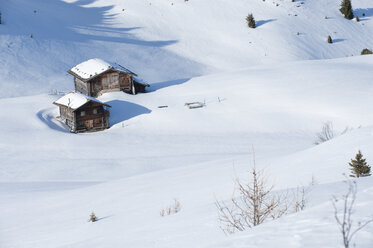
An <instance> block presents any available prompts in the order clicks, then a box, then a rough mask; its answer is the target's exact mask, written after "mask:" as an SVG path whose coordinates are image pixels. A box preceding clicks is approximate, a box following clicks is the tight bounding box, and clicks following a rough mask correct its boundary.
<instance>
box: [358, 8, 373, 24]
mask: <svg viewBox="0 0 373 248" xmlns="http://www.w3.org/2000/svg"><path fill="white" fill-rule="evenodd" d="M363 14H365V16H363ZM354 15H355V16H359V19H360V21H364V20H365V19H364V17H371V16H373V8H367V9H354Z"/></svg>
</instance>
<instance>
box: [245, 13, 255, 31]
mask: <svg viewBox="0 0 373 248" xmlns="http://www.w3.org/2000/svg"><path fill="white" fill-rule="evenodd" d="M246 21H247V25H248V26H249V28H256V23H255V19H254V16H253V14H249V15H248V16H247V17H246Z"/></svg>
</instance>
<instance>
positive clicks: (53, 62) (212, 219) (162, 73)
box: [0, 0, 373, 248]
mask: <svg viewBox="0 0 373 248" xmlns="http://www.w3.org/2000/svg"><path fill="white" fill-rule="evenodd" d="M339 4H340V3H339V0H338V1H336V0H324V1H322V2H321V1H317V0H304V1H297V0H296V1H295V2H291V1H290V0H289V1H287V0H273V1H268V0H267V1H265V2H263V1H260V0H249V1H247V0H235V1H232V2H229V3H228V1H224V0H214V1H213V0H204V1H197V0H189V1H187V2H185V1H183V0H174V1H171V0H146V1H145V0H126V1H119V0H97V1H94V0H79V1H72V0H65V1H62V0H1V2H0V12H1V13H2V22H3V23H2V24H0V49H1V54H2V56H0V64H1V67H0V105H1V106H3V108H2V110H0V119H1V120H2V121H1V122H0V159H1V160H0V161H1V162H0V211H1V213H2V218H1V220H0V247H5V248H35V247H37V248H51V247H56V248H57V247H58V248H87V247H103V248H106V247H107V248H112V247H139V248H140V247H162V248H163V247H170V248H171V247H173V248H174V247H188V248H190V247H204V248H210V247H211V248H212V247H230V248H241V247H242V248H243V247H258V248H259V247H260V248H267V247H268V248H269V247H294V248H298V247H299V248H300V247H302V248H304V247H306V248H308V247H309V248H311V247H318V248H324V247H325V248H327V247H328V248H330V247H343V243H342V238H341V235H340V233H339V231H338V226H337V225H336V222H335V219H334V213H333V207H332V204H331V198H332V196H334V195H336V196H338V195H342V194H344V193H346V185H345V183H344V182H343V180H344V179H345V177H344V176H343V175H342V174H343V173H346V174H349V166H348V162H349V161H350V159H351V158H353V157H354V156H355V154H356V153H357V151H358V150H359V149H360V150H361V151H362V152H363V154H364V157H366V158H367V162H368V163H369V164H373V139H372V138H373V125H372V124H373V115H371V106H373V98H372V95H373V84H372V83H373V56H370V55H369V56H359V54H360V51H361V50H362V49H363V48H371V49H372V48H373V21H372V18H373V3H372V2H371V0H354V1H353V7H354V9H355V14H358V15H359V16H360V22H356V21H355V20H351V21H348V20H346V19H344V18H343V16H342V15H341V14H340V13H339V11H338V8H339ZM251 12H252V13H253V14H254V17H255V19H256V20H257V24H258V27H257V28H256V29H254V30H248V28H247V27H246V23H245V17H246V16H247V14H248V13H251ZM362 13H364V14H365V16H364V17H363V16H362ZM325 17H328V18H325ZM31 34H32V38H31V37H30V35H31ZM328 35H331V36H332V37H333V39H334V43H333V44H328V43H327V42H326V38H327V36H328ZM94 57H98V58H102V59H105V60H108V61H110V62H117V63H119V64H123V65H125V66H126V67H128V68H129V69H131V70H133V71H135V72H136V73H137V74H139V76H140V77H142V78H143V79H144V80H146V81H147V82H148V83H149V84H150V85H151V86H150V88H148V93H145V94H138V95H129V94H125V93H123V92H115V93H106V94H104V95H102V96H101V97H99V100H100V101H102V102H104V103H107V104H109V105H111V106H112V108H111V115H110V124H111V128H110V129H107V130H105V131H102V132H96V133H82V134H73V133H70V132H69V131H68V128H67V127H66V126H65V125H64V124H62V123H61V122H60V121H59V120H58V119H56V118H55V117H56V116H57V115H59V113H58V108H57V107H56V106H55V105H53V104H52V103H53V102H54V101H55V100H57V99H58V98H60V97H61V96H62V94H63V93H62V92H69V91H70V90H73V78H72V77H71V76H70V75H68V74H67V73H66V70H68V69H70V68H71V67H73V66H74V65H76V64H78V63H80V62H82V61H84V60H86V59H90V58H94ZM55 91H57V94H56V93H55ZM58 92H60V93H58ZM189 102H201V103H204V107H203V108H199V109H189V108H187V107H186V106H185V103H189ZM159 106H167V107H166V108H159ZM325 122H332V123H333V126H334V130H335V132H336V137H335V138H334V139H332V140H330V141H328V142H325V143H323V144H321V145H317V146H316V145H314V142H315V141H316V133H317V132H319V131H320V130H321V127H322V125H323V123H325ZM346 128H347V129H348V130H349V131H347V132H345V133H343V134H341V133H342V132H343V131H344V130H345V129H346ZM253 147H254V149H255V158H256V166H257V167H258V169H264V170H265V173H266V175H267V177H268V180H269V181H270V182H271V183H273V184H274V186H275V188H274V189H275V191H276V192H287V191H292V190H294V189H295V188H297V187H302V186H304V187H307V189H308V191H309V193H308V194H307V205H306V209H305V210H304V211H302V212H298V213H295V214H290V215H287V216H284V217H282V218H280V219H277V220H274V221H268V222H267V223H264V224H263V225H260V226H257V227H255V228H252V229H249V230H246V231H244V232H241V233H236V234H234V235H229V236H226V235H224V233H223V232H222V231H221V230H220V228H219V223H218V220H217V217H218V212H217V209H216V207H215V205H214V203H215V200H216V199H219V200H229V199H230V197H231V196H232V192H233V188H234V179H235V177H237V176H238V177H240V178H244V179H246V178H248V176H249V171H250V169H251V168H252V166H253V162H252V160H253V152H252V151H253ZM312 181H313V184H312V185H311V182H312ZM357 184H358V195H357V202H356V208H355V212H354V215H353V216H354V220H356V222H357V221H358V220H367V219H368V218H372V217H373V212H372V206H373V182H372V177H367V178H363V179H358V180H357ZM174 199H177V200H178V201H179V202H180V203H181V211H180V212H179V213H177V214H174V215H170V216H165V217H161V216H160V211H161V209H163V208H165V207H167V206H168V205H169V204H171V203H172V202H173V201H174ZM92 211H94V212H95V213H96V214H97V216H98V217H99V221H97V222H95V223H91V222H88V219H89V214H90V213H91V212H92ZM353 243H355V244H356V247H358V248H371V247H373V223H372V224H370V225H368V226H367V227H366V228H364V229H363V230H362V231H360V232H359V233H358V234H357V236H356V238H355V239H354V240H353Z"/></svg>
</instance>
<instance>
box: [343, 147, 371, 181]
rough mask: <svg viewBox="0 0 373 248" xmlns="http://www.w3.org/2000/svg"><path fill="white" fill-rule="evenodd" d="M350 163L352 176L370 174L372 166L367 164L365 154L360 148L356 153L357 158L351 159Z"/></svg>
mask: <svg viewBox="0 0 373 248" xmlns="http://www.w3.org/2000/svg"><path fill="white" fill-rule="evenodd" d="M348 164H349V165H350V167H351V168H350V169H351V174H350V177H367V176H370V175H371V174H370V166H369V165H368V164H367V162H366V159H365V158H363V154H362V153H361V151H360V150H359V152H358V153H357V154H356V156H355V159H351V162H350V163H348Z"/></svg>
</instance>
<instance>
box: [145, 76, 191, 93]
mask: <svg viewBox="0 0 373 248" xmlns="http://www.w3.org/2000/svg"><path fill="white" fill-rule="evenodd" d="M189 80H190V78H183V79H177V80H171V81H165V82H158V83H152V84H150V89H149V90H148V92H153V91H157V90H160V89H163V88H167V87H170V86H174V85H179V84H183V83H186V82H187V81H189Z"/></svg>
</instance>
